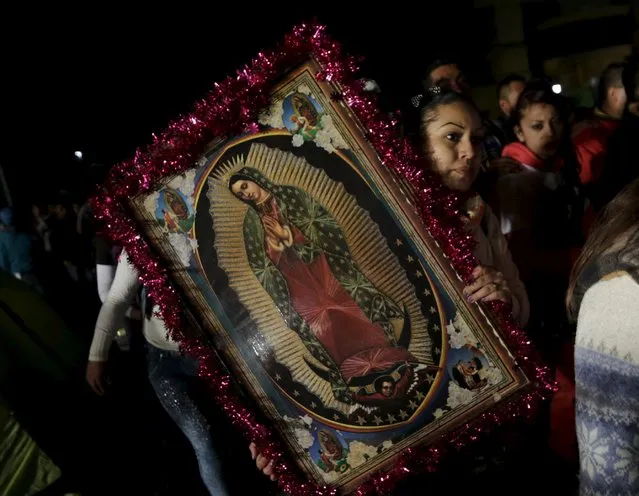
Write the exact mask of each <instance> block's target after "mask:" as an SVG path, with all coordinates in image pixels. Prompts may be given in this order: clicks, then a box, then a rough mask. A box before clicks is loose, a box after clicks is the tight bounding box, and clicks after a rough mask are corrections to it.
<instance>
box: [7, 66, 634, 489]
mask: <svg viewBox="0 0 639 496" xmlns="http://www.w3.org/2000/svg"><path fill="white" fill-rule="evenodd" d="M422 83H423V91H422V93H421V94H420V95H417V96H416V97H414V98H413V99H412V101H411V104H412V109H413V112H412V114H411V113H409V116H408V117H409V119H408V120H407V121H406V122H404V128H403V129H404V132H405V134H406V137H407V138H408V139H410V140H412V141H413V142H414V143H415V145H416V147H417V148H418V149H419V150H421V151H423V153H424V155H425V156H426V157H428V159H429V161H428V163H429V164H430V166H431V167H432V168H433V170H434V171H435V172H436V173H437V174H438V175H439V176H440V177H441V179H442V181H443V182H444V184H446V185H447V186H448V187H449V188H451V189H453V190H455V191H457V192H459V193H460V195H461V196H462V197H463V198H464V199H465V202H466V208H465V211H464V212H463V220H464V222H465V225H466V226H467V229H468V232H470V233H472V235H473V237H474V238H475V240H476V248H475V256H476V259H477V261H478V266H477V267H476V268H475V270H474V272H473V277H474V282H473V283H472V284H470V285H469V286H467V287H466V288H465V290H464V295H465V296H466V297H467V299H468V301H469V302H471V303H472V302H476V301H483V302H489V301H497V300H498V301H503V302H505V303H507V304H508V305H511V308H512V313H513V316H514V317H515V318H516V319H517V320H518V321H519V323H520V324H521V326H522V327H524V328H525V329H526V330H527V332H528V333H529V336H530V337H531V340H532V341H533V343H534V344H535V346H536V347H537V349H538V350H539V351H540V353H541V355H542V357H543V359H544V361H545V362H546V363H547V364H549V365H550V366H551V368H552V370H553V372H554V373H555V375H556V378H557V381H558V384H559V392H558V393H557V394H556V395H555V397H554V399H553V401H552V404H551V405H550V408H549V409H548V412H546V413H547V415H545V418H544V419H542V420H540V423H541V424H543V427H542V428H541V431H542V432H543V433H544V434H543V436H542V437H543V441H542V443H541V444H543V445H544V449H547V451H543V450H542V451H541V452H543V453H551V454H552V456H555V457H557V459H558V460H561V467H562V470H565V471H566V473H567V476H568V478H569V479H570V478H573V479H574V481H575V483H576V482H577V480H578V481H579V486H580V487H581V492H582V493H583V494H639V477H638V476H637V467H639V444H637V443H638V440H639V395H638V394H637V393H638V392H639V368H638V365H637V363H639V346H638V345H637V342H639V341H637V339H636V336H633V334H635V335H636V333H637V331H638V330H639V328H638V326H637V322H639V313H638V312H639V270H638V268H639V161H637V156H638V153H637V152H639V150H638V149H637V147H638V146H639V145H638V143H639V64H638V62H637V61H636V60H633V59H629V60H627V61H625V62H615V63H611V64H610V65H609V66H608V67H607V68H606V69H605V70H604V71H603V73H602V75H601V78H600V81H599V85H598V88H597V105H596V107H595V108H593V109H591V110H590V111H589V112H583V111H582V112H577V111H576V109H575V108H573V107H572V106H571V104H570V101H569V100H568V99H567V98H565V97H563V96H562V95H561V94H557V93H555V92H554V91H553V89H552V87H551V85H550V84H549V83H548V82H547V81H545V80H542V79H526V78H524V77H522V76H519V75H516V74H513V75H510V76H508V77H506V78H504V79H503V80H502V81H501V82H500V83H499V84H498V87H497V96H498V102H499V110H500V113H501V115H500V117H499V118H498V119H494V120H493V119H490V118H488V117H487V116H486V114H485V113H484V112H482V111H481V110H480V109H478V108H477V106H476V104H475V103H474V102H473V99H472V90H471V87H470V85H469V81H468V78H467V77H466V76H465V74H464V72H463V70H462V68H461V67H460V65H459V64H458V63H456V62H455V61H454V60H444V59H438V60H436V61H435V62H433V63H432V64H431V65H430V66H429V67H428V68H427V70H426V71H425V74H424V77H423V81H422ZM88 210H89V209H88V208H87V207H86V206H84V207H83V206H81V205H73V204H72V202H68V201H66V200H64V199H59V200H56V201H55V202H52V203H51V204H50V205H48V206H47V209H46V214H45V213H44V208H43V207H41V206H34V207H33V210H32V212H31V215H30V219H29V218H24V219H23V218H20V219H19V218H18V216H17V213H14V212H13V211H12V210H11V209H9V208H5V209H3V210H2V211H1V212H0V223H1V228H0V268H1V269H2V270H4V271H6V272H9V273H12V274H13V275H14V276H15V277H17V278H20V279H22V280H24V281H25V282H26V283H28V284H30V285H32V286H33V287H34V288H35V289H36V290H37V291H40V292H42V293H43V294H45V295H47V296H48V297H49V298H50V299H51V301H52V302H53V304H54V307H55V308H56V309H59V311H60V313H61V314H62V315H64V316H65V318H66V317H68V318H69V319H72V320H73V319H77V312H76V311H74V309H73V308H72V309H69V308H65V302H67V301H68V297H67V295H68V294H69V293H68V291H73V294H77V295H78V298H79V299H78V300H75V301H74V304H77V303H78V301H87V294H89V293H91V294H92V295H94V298H93V299H94V300H95V299H96V298H95V297H96V296H97V294H98V293H99V297H100V300H101V302H102V306H101V309H100V311H99V316H98V317H97V323H95V321H93V323H94V324H95V325H94V326H92V327H93V328H94V333H93V336H92V343H91V346H90V351H89V354H88V367H87V373H86V378H87V380H88V382H89V384H90V386H91V387H92V388H93V390H94V391H95V392H96V393H97V394H99V395H103V394H105V392H108V389H109V386H108V381H107V374H106V364H107V361H108V360H109V356H110V355H109V353H110V349H111V347H112V346H111V345H112V343H113V342H114V341H116V342H117V343H118V345H119V346H120V348H121V349H122V350H125V351H126V350H128V349H129V348H135V347H137V346H139V343H136V341H135V340H136V339H138V337H140V336H143V337H144V340H143V341H145V343H143V345H144V346H145V347H146V349H147V360H148V378H149V381H150V383H151V385H152V386H153V389H154V391H155V393H156V394H157V397H158V399H159V402H160V404H161V405H162V406H163V407H164V409H165V410H166V412H167V413H168V414H169V416H170V418H171V419H172V420H173V421H174V422H175V424H176V425H177V426H178V427H179V428H180V430H181V431H182V432H183V433H184V435H185V436H186V438H187V439H188V440H189V441H190V443H191V445H192V447H193V449H194V451H195V454H196V458H197V462H198V466H199V470H200V475H201V478H202V481H203V482H204V485H205V486H206V488H207V490H208V491H209V492H210V494H215V495H224V494H230V492H229V489H228V486H227V484H226V482H225V481H224V477H223V470H222V469H221V465H220V459H221V457H222V454H221V453H220V452H219V450H218V449H216V447H215V446H216V442H215V437H216V430H215V429H211V423H210V422H209V421H208V420H207V417H206V414H205V413H204V412H203V407H202V406H201V404H200V403H198V401H197V400H196V399H195V398H194V397H193V396H192V395H191V393H190V389H189V383H191V382H194V381H195V382H196V381H197V380H198V379H197V377H196V376H197V374H196V370H197V364H196V363H195V362H194V361H193V360H192V359H191V358H189V357H185V356H182V355H180V353H179V351H178V344H177V343H175V342H174V341H172V340H171V339H168V338H167V332H166V328H165V327H164V324H163V322H162V321H161V320H160V319H159V318H158V317H157V316H156V313H155V312H154V308H153V304H152V303H151V302H149V301H147V298H145V294H144V289H143V288H140V284H139V278H138V273H137V271H136V269H135V268H134V267H133V266H132V265H131V264H130V263H129V261H128V258H127V255H126V253H125V252H120V251H119V250H118V248H117V247H114V246H111V245H109V244H108V243H107V242H106V240H105V239H103V238H101V237H100V236H99V235H96V233H95V232H94V230H93V225H92V223H91V222H90V216H89V211H88ZM61 281H66V282H64V283H63V282H61ZM62 284H65V287H66V288H70V289H68V291H67V293H66V294H65V296H64V297H61V294H63V293H62V292H61V291H60V287H61V285H62ZM89 287H91V288H97V292H96V291H95V289H92V291H91V292H87V288H89ZM93 304H96V303H95V302H94V303H93ZM96 305H97V304H96ZM122 322H125V325H124V326H123V325H122ZM81 325H86V322H82V323H81ZM575 400H576V409H575V407H574V403H575ZM535 432H538V431H535ZM526 442H527V441H526ZM536 442H539V440H538V439H537V440H536ZM250 453H251V455H252V457H253V459H254V460H255V463H256V465H257V468H258V469H259V470H260V471H263V472H264V474H266V475H267V476H268V477H269V478H271V479H275V478H276V474H275V473H274V471H273V464H272V462H271V461H270V460H268V459H267V458H266V457H264V456H263V455H262V454H260V453H259V452H257V449H256V447H255V446H253V445H251V446H250ZM577 467H579V468H577ZM528 468H529V469H530V470H534V468H533V467H528ZM415 492H416V491H415ZM551 493H552V492H551Z"/></svg>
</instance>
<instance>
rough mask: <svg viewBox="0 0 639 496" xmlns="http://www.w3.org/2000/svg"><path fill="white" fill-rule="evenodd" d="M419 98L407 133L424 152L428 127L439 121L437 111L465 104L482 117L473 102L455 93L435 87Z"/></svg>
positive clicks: (426, 144)
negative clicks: (445, 107) (453, 105)
mask: <svg viewBox="0 0 639 496" xmlns="http://www.w3.org/2000/svg"><path fill="white" fill-rule="evenodd" d="M418 98H419V104H418V105H417V110H416V112H414V115H413V116H412V118H411V119H410V123H409V125H408V126H407V131H408V134H409V136H410V137H411V139H412V140H413V142H414V143H415V144H416V145H417V146H418V147H419V148H420V149H422V150H423V149H426V148H427V147H428V143H427V142H426V141H425V140H424V136H425V130H426V127H427V126H428V124H430V123H431V122H433V121H434V120H435V119H437V111H438V110H439V108H440V107H443V106H445V105H452V104H455V103H464V104H466V105H468V106H470V107H471V108H472V109H474V110H475V111H476V112H477V115H481V113H480V111H479V109H478V108H477V106H476V105H475V104H474V103H473V101H472V100H470V99H469V98H467V97H465V96H464V95H462V94H460V93H457V92H455V91H450V90H445V89H442V88H438V87H434V88H431V89H430V91H429V92H427V93H426V94H425V95H420V96H419V97H418Z"/></svg>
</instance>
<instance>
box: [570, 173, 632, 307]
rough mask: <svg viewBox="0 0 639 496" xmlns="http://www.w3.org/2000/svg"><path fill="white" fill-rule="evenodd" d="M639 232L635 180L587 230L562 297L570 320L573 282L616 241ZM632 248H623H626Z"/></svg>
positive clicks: (575, 283)
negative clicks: (585, 239)
mask: <svg viewBox="0 0 639 496" xmlns="http://www.w3.org/2000/svg"><path fill="white" fill-rule="evenodd" d="M638 229H639V178H638V179H635V180H634V181H633V182H632V183H630V184H629V185H628V186H626V187H625V188H624V189H623V190H622V191H621V193H619V194H618V195H617V196H616V197H615V198H614V199H613V200H612V201H611V202H610V203H609V204H608V205H607V206H606V207H605V208H604V209H603V210H602V211H601V213H600V214H599V216H598V217H597V220H596V221H595V224H594V226H593V228H592V230H591V231H590V235H589V236H588V240H587V241H586V244H585V245H584V247H583V249H582V250H581V254H580V255H579V258H578V259H577V261H576V262H575V265H574V267H573V269H572V273H571V274H570V283H569V285H568V292H567V294H566V307H567V309H568V314H569V316H570V317H571V318H573V319H575V318H576V317H577V316H576V315H575V313H576V311H577V309H576V308H573V305H572V303H573V298H574V296H575V290H576V287H577V281H578V280H579V277H580V276H581V274H582V273H583V272H584V269H586V267H587V266H588V265H589V264H590V263H591V262H593V261H594V260H596V259H597V258H599V257H601V256H602V255H603V254H604V253H605V252H606V251H607V250H609V249H610V248H611V247H612V246H614V244H615V242H619V241H620V239H621V238H622V236H624V235H625V234H626V233H632V231H633V230H635V231H637V230H638ZM631 238H632V236H631ZM629 248H630V249H632V247H629V246H626V249H629Z"/></svg>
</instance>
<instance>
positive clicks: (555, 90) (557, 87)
mask: <svg viewBox="0 0 639 496" xmlns="http://www.w3.org/2000/svg"><path fill="white" fill-rule="evenodd" d="M552 92H553V93H557V94H559V93H561V85H560V84H553V85H552Z"/></svg>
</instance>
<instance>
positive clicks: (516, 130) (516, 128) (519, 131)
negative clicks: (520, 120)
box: [513, 124, 525, 143]
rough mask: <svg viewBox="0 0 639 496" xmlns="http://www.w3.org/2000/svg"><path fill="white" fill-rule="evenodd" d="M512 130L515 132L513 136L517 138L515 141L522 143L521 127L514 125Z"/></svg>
mask: <svg viewBox="0 0 639 496" xmlns="http://www.w3.org/2000/svg"><path fill="white" fill-rule="evenodd" d="M513 130H514V131H515V136H517V139H518V140H519V141H520V142H521V143H523V142H524V141H525V140H524V133H523V132H522V130H521V126H520V125H519V124H516V125H515V127H514V128H513Z"/></svg>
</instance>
